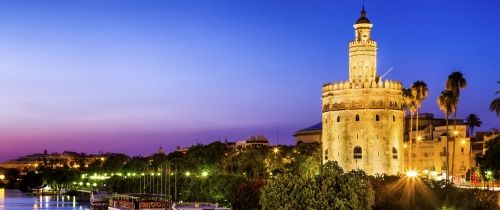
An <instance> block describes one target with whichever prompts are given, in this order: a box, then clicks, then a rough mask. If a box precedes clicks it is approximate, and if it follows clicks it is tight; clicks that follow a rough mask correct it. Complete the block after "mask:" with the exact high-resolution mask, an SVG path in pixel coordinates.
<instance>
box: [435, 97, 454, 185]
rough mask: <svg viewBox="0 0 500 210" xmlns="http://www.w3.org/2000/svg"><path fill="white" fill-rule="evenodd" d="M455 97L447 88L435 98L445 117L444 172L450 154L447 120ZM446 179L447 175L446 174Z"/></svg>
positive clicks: (452, 109) (447, 169)
mask: <svg viewBox="0 0 500 210" xmlns="http://www.w3.org/2000/svg"><path fill="white" fill-rule="evenodd" d="M454 100H455V97H454V96H453V92H451V91H449V90H444V91H441V95H439V97H438V99H437V103H438V105H439V109H440V110H441V111H443V113H444V116H445V119H446V136H447V138H446V173H447V174H449V168H450V167H449V159H450V155H449V152H448V140H449V139H448V133H449V131H448V125H449V123H448V120H449V119H450V114H451V113H452V112H454V111H455V110H454V109H455V107H454V106H453V104H454V103H455V102H454ZM446 181H448V175H446Z"/></svg>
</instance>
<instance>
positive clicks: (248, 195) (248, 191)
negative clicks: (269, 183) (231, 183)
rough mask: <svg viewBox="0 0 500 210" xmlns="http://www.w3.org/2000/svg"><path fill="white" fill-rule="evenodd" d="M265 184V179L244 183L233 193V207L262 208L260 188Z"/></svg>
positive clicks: (251, 209) (245, 209) (237, 208)
mask: <svg viewBox="0 0 500 210" xmlns="http://www.w3.org/2000/svg"><path fill="white" fill-rule="evenodd" d="M264 185H265V182H264V181H263V180H256V181H253V182H250V183H244V184H242V185H240V187H238V189H237V190H236V191H235V192H233V193H232V199H231V200H232V201H231V203H232V207H233V209H235V210H258V209H262V207H261V206H260V204H259V197H260V189H261V188H262V187H263V186H264Z"/></svg>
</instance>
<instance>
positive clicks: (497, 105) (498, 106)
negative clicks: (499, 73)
mask: <svg viewBox="0 0 500 210" xmlns="http://www.w3.org/2000/svg"><path fill="white" fill-rule="evenodd" d="M497 83H498V84H500V81H497ZM499 93H500V91H497V92H496V93H495V94H499ZM490 111H492V112H496V113H497V117H498V116H499V115H500V97H498V98H495V99H493V101H492V102H491V104H490Z"/></svg>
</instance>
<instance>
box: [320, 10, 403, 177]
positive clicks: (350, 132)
mask: <svg viewBox="0 0 500 210" xmlns="http://www.w3.org/2000/svg"><path fill="white" fill-rule="evenodd" d="M372 26H373V25H372V24H371V22H370V20H369V19H368V18H367V16H366V11H365V10H364V8H363V10H362V11H361V17H360V18H359V19H358V20H357V21H356V23H355V24H354V32H355V37H354V40H353V41H351V42H350V43H349V80H347V81H338V82H334V83H328V84H325V85H323V89H322V136H321V142H322V152H323V162H327V161H337V162H338V163H339V165H340V166H341V167H342V168H343V169H344V170H352V169H362V170H364V171H365V172H366V173H367V174H397V173H398V172H401V171H402V169H403V156H402V155H400V153H401V151H402V148H403V124H404V110H403V106H402V104H403V97H402V88H403V86H402V84H401V83H400V82H398V81H391V80H387V79H384V78H381V77H380V76H378V75H377V43H376V42H375V41H374V40H373V39H371V29H372Z"/></svg>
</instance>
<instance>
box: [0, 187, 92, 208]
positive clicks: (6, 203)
mask: <svg viewBox="0 0 500 210" xmlns="http://www.w3.org/2000/svg"><path fill="white" fill-rule="evenodd" d="M35 208H36V209H55V208H57V209H61V210H69V209H88V208H89V203H88V202H77V201H76V198H75V197H74V196H66V195H54V196H30V195H27V194H26V193H23V192H21V191H20V190H15V189H0V209H14V210H15V209H19V210H21V209H35Z"/></svg>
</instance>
